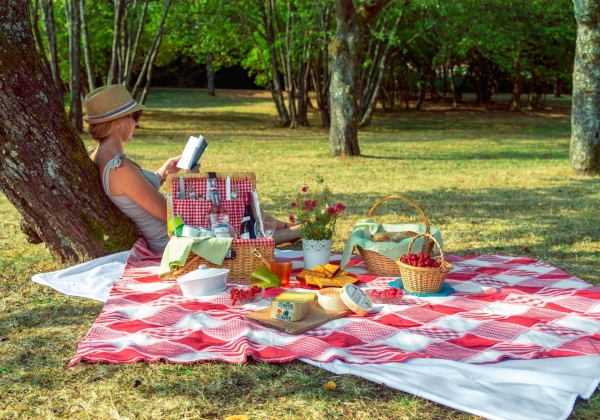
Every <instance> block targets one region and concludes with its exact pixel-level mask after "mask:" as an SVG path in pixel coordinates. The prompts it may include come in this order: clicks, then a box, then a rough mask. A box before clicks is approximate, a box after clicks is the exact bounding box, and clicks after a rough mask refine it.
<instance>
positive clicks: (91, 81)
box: [79, 0, 96, 92]
mask: <svg viewBox="0 0 600 420" xmlns="http://www.w3.org/2000/svg"><path fill="white" fill-rule="evenodd" d="M79 9H80V12H81V35H82V40H83V55H84V58H85V70H86V73H87V79H88V90H89V91H90V92H91V91H92V90H94V89H96V82H95V79H96V77H95V74H94V66H93V65H92V49H91V47H90V34H89V30H88V26H87V16H86V13H85V0H79Z"/></svg>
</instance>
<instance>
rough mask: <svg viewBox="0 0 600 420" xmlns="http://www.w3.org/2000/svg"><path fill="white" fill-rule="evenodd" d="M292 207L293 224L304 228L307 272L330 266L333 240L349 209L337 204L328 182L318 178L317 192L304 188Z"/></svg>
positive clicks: (302, 235) (290, 218)
mask: <svg viewBox="0 0 600 420" xmlns="http://www.w3.org/2000/svg"><path fill="white" fill-rule="evenodd" d="M290 207H291V209H292V214H291V215H290V216H289V220H290V222H292V223H298V224H300V237H301V238H302V249H303V251H304V268H306V269H309V270H310V269H311V268H313V267H315V266H317V265H323V264H327V263H329V256H330V253H331V238H332V237H333V235H334V234H335V225H336V222H337V219H338V217H339V216H340V215H341V214H342V213H343V212H344V210H346V206H345V205H343V204H342V203H340V202H338V203H336V201H335V200H334V198H333V194H332V192H331V190H330V189H329V187H328V186H327V184H326V183H325V180H324V179H323V178H322V177H321V176H319V175H318V176H317V179H316V186H315V188H311V187H309V186H307V185H305V186H303V187H302V188H301V190H300V192H299V193H298V195H297V196H296V199H295V200H294V201H293V202H292V203H291V204H290Z"/></svg>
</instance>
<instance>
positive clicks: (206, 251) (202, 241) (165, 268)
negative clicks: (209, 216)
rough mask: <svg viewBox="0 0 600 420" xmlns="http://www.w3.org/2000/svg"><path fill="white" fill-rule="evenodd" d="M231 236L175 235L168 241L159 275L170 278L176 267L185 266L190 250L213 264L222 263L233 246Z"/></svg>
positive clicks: (166, 278)
mask: <svg viewBox="0 0 600 420" xmlns="http://www.w3.org/2000/svg"><path fill="white" fill-rule="evenodd" d="M231 242H233V239H231V238H212V237H208V236H204V237H200V238H190V237H173V238H171V240H169V243H167V247H166V248H165V251H164V253H163V257H162V260H161V261H160V271H159V273H158V276H159V277H160V278H161V279H163V280H168V279H169V276H170V275H171V271H173V270H174V269H175V268H176V267H183V266H184V265H185V262H186V261H187V258H188V256H189V255H190V252H194V253H195V254H197V255H199V256H201V257H202V258H204V259H206V260H208V261H210V262H211V263H213V264H217V265H221V264H223V260H224V259H225V255H227V251H228V250H229V247H230V246H231Z"/></svg>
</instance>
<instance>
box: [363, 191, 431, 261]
mask: <svg viewBox="0 0 600 420" xmlns="http://www.w3.org/2000/svg"><path fill="white" fill-rule="evenodd" d="M392 198H398V199H400V200H404V201H406V202H407V203H408V204H410V205H411V206H413V207H414V208H416V209H417V211H418V212H419V214H420V215H421V217H422V218H423V221H424V222H425V233H426V234H428V235H430V234H431V230H430V229H429V220H428V219H427V216H425V213H423V210H421V207H419V205H418V204H417V203H415V202H414V201H412V200H411V199H410V198H406V197H404V196H402V195H400V194H390V195H386V196H385V197H383V198H382V199H380V200H378V201H377V202H376V203H375V204H373V207H371V210H369V213H367V219H370V218H371V217H372V216H373V213H374V212H375V209H376V208H377V207H378V206H379V205H380V204H381V203H383V202H385V201H388V200H391V199H392ZM420 236H422V235H420ZM430 236H431V235H430ZM417 237H418V236H417ZM436 243H437V242H436ZM411 244H412V242H411ZM438 248H439V245H438ZM409 250H410V248H409Z"/></svg>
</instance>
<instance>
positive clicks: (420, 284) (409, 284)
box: [396, 233, 454, 293]
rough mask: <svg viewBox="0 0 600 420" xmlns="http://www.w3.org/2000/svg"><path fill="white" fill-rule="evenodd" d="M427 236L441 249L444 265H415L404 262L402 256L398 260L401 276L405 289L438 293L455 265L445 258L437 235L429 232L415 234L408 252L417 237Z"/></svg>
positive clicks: (415, 291)
mask: <svg viewBox="0 0 600 420" xmlns="http://www.w3.org/2000/svg"><path fill="white" fill-rule="evenodd" d="M420 237H426V238H429V239H430V240H431V241H432V243H434V244H435V245H437V246H438V248H439V250H440V257H441V259H440V260H439V261H441V263H442V265H441V266H440V267H414V266H412V265H408V264H405V263H403V262H402V261H401V260H400V258H398V259H397V260H396V264H398V268H399V269H400V276H401V277H402V285H403V287H404V290H406V291H408V292H413V293H438V292H439V291H440V290H442V287H443V286H444V280H446V276H447V275H448V273H449V272H450V270H452V269H453V268H454V267H453V266H452V264H450V263H449V262H448V261H446V260H445V259H444V251H443V250H442V247H441V246H440V244H439V243H438V241H437V240H436V239H435V237H434V236H433V235H431V234H429V233H422V234H420V235H417V236H415V237H414V238H412V240H411V241H410V244H409V245H408V252H407V254H410V249H411V247H412V245H413V243H414V242H415V240H416V239H417V238H420Z"/></svg>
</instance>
